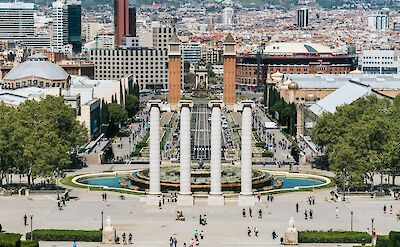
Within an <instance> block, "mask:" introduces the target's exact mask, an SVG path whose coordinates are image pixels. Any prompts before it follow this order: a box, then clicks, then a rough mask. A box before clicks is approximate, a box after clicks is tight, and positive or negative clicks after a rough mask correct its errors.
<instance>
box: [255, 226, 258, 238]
mask: <svg viewBox="0 0 400 247" xmlns="http://www.w3.org/2000/svg"><path fill="white" fill-rule="evenodd" d="M254 235H256V237H258V229H257V227H254Z"/></svg>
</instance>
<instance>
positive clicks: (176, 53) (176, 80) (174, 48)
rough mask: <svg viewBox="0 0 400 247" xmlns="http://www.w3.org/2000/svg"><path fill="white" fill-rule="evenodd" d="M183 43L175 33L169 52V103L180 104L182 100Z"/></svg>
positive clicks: (170, 42)
mask: <svg viewBox="0 0 400 247" xmlns="http://www.w3.org/2000/svg"><path fill="white" fill-rule="evenodd" d="M180 44H181V41H180V40H179V38H178V36H177V35H176V33H174V34H173V35H172V37H171V40H170V41H169V50H168V91H169V92H168V103H169V104H171V105H176V104H178V102H179V100H180V99H181V65H182V64H181V63H182V58H181V49H180Z"/></svg>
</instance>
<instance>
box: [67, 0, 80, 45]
mask: <svg viewBox="0 0 400 247" xmlns="http://www.w3.org/2000/svg"><path fill="white" fill-rule="evenodd" d="M67 5H68V43H69V44H71V45H72V50H73V51H74V52H80V51H81V49H82V37H81V29H82V24H81V14H82V10H81V2H80V1H77V0H69V1H68V4H67Z"/></svg>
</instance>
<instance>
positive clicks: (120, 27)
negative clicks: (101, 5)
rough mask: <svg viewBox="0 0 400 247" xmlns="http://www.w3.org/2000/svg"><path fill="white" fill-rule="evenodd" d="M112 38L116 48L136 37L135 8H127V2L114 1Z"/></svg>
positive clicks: (126, 0)
mask: <svg viewBox="0 0 400 247" xmlns="http://www.w3.org/2000/svg"><path fill="white" fill-rule="evenodd" d="M114 36H115V45H116V46H122V45H124V44H125V37H135V36H136V8H135V7H129V0H114Z"/></svg>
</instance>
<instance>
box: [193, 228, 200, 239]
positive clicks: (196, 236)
mask: <svg viewBox="0 0 400 247" xmlns="http://www.w3.org/2000/svg"><path fill="white" fill-rule="evenodd" d="M194 238H195V239H198V238H199V231H198V230H197V229H196V231H194Z"/></svg>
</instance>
